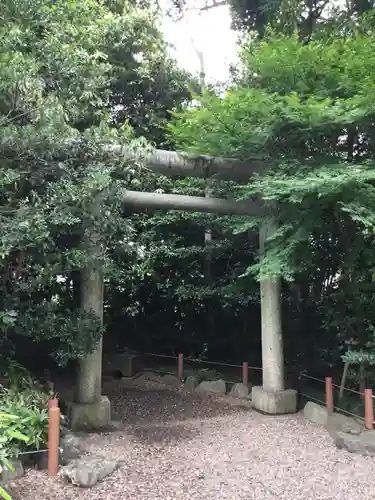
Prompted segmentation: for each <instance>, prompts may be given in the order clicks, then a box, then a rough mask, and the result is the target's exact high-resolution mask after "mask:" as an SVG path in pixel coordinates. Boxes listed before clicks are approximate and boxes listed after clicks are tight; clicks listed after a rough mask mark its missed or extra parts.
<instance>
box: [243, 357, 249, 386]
mask: <svg viewBox="0 0 375 500" xmlns="http://www.w3.org/2000/svg"><path fill="white" fill-rule="evenodd" d="M242 382H243V384H244V385H246V386H248V385H249V363H248V362H247V361H244V362H243V363H242Z"/></svg>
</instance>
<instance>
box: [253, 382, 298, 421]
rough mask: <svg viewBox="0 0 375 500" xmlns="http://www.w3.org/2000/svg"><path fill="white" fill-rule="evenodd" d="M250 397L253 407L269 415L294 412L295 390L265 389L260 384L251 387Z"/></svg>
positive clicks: (295, 405)
mask: <svg viewBox="0 0 375 500" xmlns="http://www.w3.org/2000/svg"><path fill="white" fill-rule="evenodd" d="M251 399H252V403H253V407H254V408H255V409H256V410H259V411H260V412H262V413H267V414H270V415H284V414H286V413H296V411H297V391H294V390H293V389H287V390H285V391H266V390H265V389H263V387H261V386H257V387H253V390H252V394H251Z"/></svg>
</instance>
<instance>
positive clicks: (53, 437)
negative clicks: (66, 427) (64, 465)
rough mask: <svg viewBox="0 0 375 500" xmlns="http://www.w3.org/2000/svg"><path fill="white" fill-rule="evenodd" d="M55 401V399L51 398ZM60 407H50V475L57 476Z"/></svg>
mask: <svg viewBox="0 0 375 500" xmlns="http://www.w3.org/2000/svg"><path fill="white" fill-rule="evenodd" d="M51 401H53V400H51ZM59 444H60V408H59V407H58V406H52V407H50V408H49V409H48V475H49V476H56V475H57V473H58V471H59Z"/></svg>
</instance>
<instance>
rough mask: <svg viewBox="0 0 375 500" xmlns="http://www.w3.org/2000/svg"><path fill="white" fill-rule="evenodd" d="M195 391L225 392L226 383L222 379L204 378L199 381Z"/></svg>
mask: <svg viewBox="0 0 375 500" xmlns="http://www.w3.org/2000/svg"><path fill="white" fill-rule="evenodd" d="M197 391H199V392H212V393H214V394H225V393H226V391H227V384H226V383H225V382H224V380H221V379H220V380H212V381H210V380H204V381H203V382H201V383H200V384H199V385H198V387H197Z"/></svg>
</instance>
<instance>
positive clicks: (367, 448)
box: [332, 431, 375, 457]
mask: <svg viewBox="0 0 375 500" xmlns="http://www.w3.org/2000/svg"><path fill="white" fill-rule="evenodd" d="M332 437H333V440H334V443H335V445H336V446H337V448H341V449H344V450H347V451H349V452H350V453H357V454H359V455H365V456H371V457H375V432H374V431H365V432H363V433H362V434H349V433H347V432H342V431H336V432H334V433H332Z"/></svg>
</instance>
